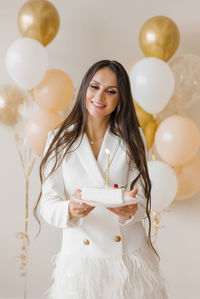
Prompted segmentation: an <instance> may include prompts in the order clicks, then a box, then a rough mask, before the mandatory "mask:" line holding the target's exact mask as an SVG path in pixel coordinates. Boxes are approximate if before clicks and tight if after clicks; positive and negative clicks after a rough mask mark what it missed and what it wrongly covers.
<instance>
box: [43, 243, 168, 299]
mask: <svg viewBox="0 0 200 299" xmlns="http://www.w3.org/2000/svg"><path fill="white" fill-rule="evenodd" d="M52 263H53V265H54V266H55V269H54V271H53V275H52V278H53V280H54V282H53V285H52V286H51V287H50V289H49V290H47V291H46V296H47V298H49V299H166V298H168V297H167V292H166V288H165V283H164V279H163V277H162V275H161V273H160V270H159V265H158V258H157V257H156V255H155V253H154V252H153V251H152V249H151V248H150V247H149V246H145V247H143V248H140V249H138V250H136V251H134V252H133V253H131V254H128V255H123V256H121V257H111V258H93V257H92V258H90V257H89V258H88V257H86V258H85V257H72V256H68V255H66V254H64V253H62V252H60V253H58V254H57V255H55V256H53V258H52Z"/></svg>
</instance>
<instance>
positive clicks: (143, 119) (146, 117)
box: [134, 103, 154, 132]
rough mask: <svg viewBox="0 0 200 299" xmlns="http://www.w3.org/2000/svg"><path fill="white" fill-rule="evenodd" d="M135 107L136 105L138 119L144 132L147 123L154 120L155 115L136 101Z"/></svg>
mask: <svg viewBox="0 0 200 299" xmlns="http://www.w3.org/2000/svg"><path fill="white" fill-rule="evenodd" d="M134 107H135V111H136V114H137V117H138V121H139V123H140V126H141V128H142V130H143V132H144V130H145V127H146V125H147V123H148V122H149V121H152V120H153V119H154V118H153V115H152V114H150V113H148V112H146V111H145V110H144V109H142V107H140V105H138V104H137V103H134Z"/></svg>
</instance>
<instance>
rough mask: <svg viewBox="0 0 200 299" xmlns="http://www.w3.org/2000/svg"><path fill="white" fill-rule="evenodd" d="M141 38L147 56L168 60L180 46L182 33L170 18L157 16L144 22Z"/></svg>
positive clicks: (142, 47) (141, 44)
mask: <svg viewBox="0 0 200 299" xmlns="http://www.w3.org/2000/svg"><path fill="white" fill-rule="evenodd" d="M139 40H140V46H141V49H142V51H143V53H144V55H145V56H147V57H157V58H160V59H162V60H164V61H168V60H169V58H170V57H171V56H172V55H173V54H174V53H175V52H176V49H177V48H178V45H179V42H180V33H179V30H178V27H177V25H176V24H175V23H174V21H172V20H171V19H170V18H168V17H164V16H157V17H153V18H151V19H149V20H147V21H146V22H145V23H144V25H143V26H142V29H141V31H140V37H139Z"/></svg>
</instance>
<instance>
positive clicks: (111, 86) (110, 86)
mask: <svg viewBox="0 0 200 299" xmlns="http://www.w3.org/2000/svg"><path fill="white" fill-rule="evenodd" d="M91 82H95V83H97V84H99V85H102V84H101V83H100V82H98V81H96V80H92V81H91ZM107 87H108V88H117V86H115V85H109V86H107Z"/></svg>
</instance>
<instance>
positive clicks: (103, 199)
mask: <svg viewBox="0 0 200 299" xmlns="http://www.w3.org/2000/svg"><path fill="white" fill-rule="evenodd" d="M82 199H83V200H85V201H90V202H97V203H106V204H107V203H110V204H123V202H124V200H123V199H124V191H123V189H117V188H92V187H84V188H83V189H82Z"/></svg>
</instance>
